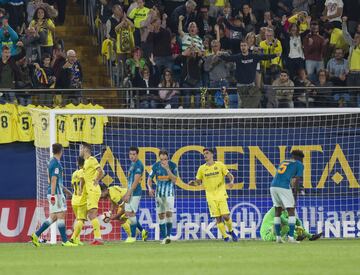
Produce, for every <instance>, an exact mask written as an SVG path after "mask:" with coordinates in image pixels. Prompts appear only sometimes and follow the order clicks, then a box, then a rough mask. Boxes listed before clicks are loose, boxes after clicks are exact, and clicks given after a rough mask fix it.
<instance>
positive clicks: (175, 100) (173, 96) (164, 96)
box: [159, 68, 179, 109]
mask: <svg viewBox="0 0 360 275" xmlns="http://www.w3.org/2000/svg"><path fill="white" fill-rule="evenodd" d="M159 88H173V90H161V89H160V90H159V97H160V106H162V107H165V109H171V108H178V107H179V90H177V89H178V88H179V83H178V82H176V81H175V80H174V78H173V75H172V72H171V69H169V68H166V69H165V70H164V73H163V78H162V81H161V82H160V84H159Z"/></svg>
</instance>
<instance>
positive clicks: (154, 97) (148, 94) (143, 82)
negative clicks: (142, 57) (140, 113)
mask: <svg viewBox="0 0 360 275" xmlns="http://www.w3.org/2000/svg"><path fill="white" fill-rule="evenodd" d="M150 63H151V66H150V67H148V66H144V68H143V69H140V67H139V66H136V67H135V79H134V83H133V84H134V86H135V87H139V88H156V87H158V84H159V78H160V77H159V70H158V68H157V66H156V63H155V60H154V57H153V55H151V56H150ZM139 99H140V108H142V109H149V108H150V109H154V108H158V107H159V104H160V100H159V99H160V98H159V92H158V91H156V90H145V91H139Z"/></svg>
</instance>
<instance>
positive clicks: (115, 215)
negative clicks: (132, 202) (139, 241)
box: [101, 184, 148, 237]
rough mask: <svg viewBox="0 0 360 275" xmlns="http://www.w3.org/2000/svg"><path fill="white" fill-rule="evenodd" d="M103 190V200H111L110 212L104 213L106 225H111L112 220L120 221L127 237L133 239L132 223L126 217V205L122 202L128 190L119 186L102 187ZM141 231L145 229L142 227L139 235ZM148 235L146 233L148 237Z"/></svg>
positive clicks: (138, 231)
mask: <svg viewBox="0 0 360 275" xmlns="http://www.w3.org/2000/svg"><path fill="white" fill-rule="evenodd" d="M101 188H102V192H101V198H103V199H107V198H109V199H110V203H111V206H110V210H109V211H107V212H105V213H104V218H103V221H104V222H105V223H109V222H110V220H113V221H119V222H120V225H121V226H122V228H124V230H125V232H126V234H127V236H128V237H131V229H130V221H129V219H128V218H127V217H126V215H125V203H124V201H123V200H122V198H123V197H124V196H125V195H126V193H127V191H128V190H127V188H123V187H120V186H118V185H113V186H110V187H107V186H106V185H104V184H103V185H101ZM140 230H144V229H142V227H140V229H139V228H138V229H137V233H142V232H141V231H140ZM147 234H148V233H147V232H146V235H147Z"/></svg>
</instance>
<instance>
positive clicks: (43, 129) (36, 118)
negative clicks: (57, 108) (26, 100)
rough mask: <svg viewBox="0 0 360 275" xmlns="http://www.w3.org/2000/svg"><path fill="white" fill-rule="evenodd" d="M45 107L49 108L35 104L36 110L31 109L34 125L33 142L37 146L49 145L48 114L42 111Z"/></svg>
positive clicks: (45, 146)
mask: <svg viewBox="0 0 360 275" xmlns="http://www.w3.org/2000/svg"><path fill="white" fill-rule="evenodd" d="M47 109H49V108H48V107H41V106H37V107H36V110H32V111H31V115H32V122H33V127H34V141H35V142H34V143H35V146H36V147H38V148H49V147H50V130H49V114H48V113H47V112H43V111H42V110H47Z"/></svg>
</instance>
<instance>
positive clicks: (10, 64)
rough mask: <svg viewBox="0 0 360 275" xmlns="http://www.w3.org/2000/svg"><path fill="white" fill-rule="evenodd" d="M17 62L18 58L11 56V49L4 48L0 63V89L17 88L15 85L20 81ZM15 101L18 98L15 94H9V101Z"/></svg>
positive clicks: (7, 98)
mask: <svg viewBox="0 0 360 275" xmlns="http://www.w3.org/2000/svg"><path fill="white" fill-rule="evenodd" d="M17 60H18V56H13V57H12V56H11V52H10V49H9V47H7V46H3V47H2V53H1V62H0V88H5V89H13V88H15V83H16V81H17V80H18V76H19V74H20V70H19V67H18V66H17V65H16V61H17ZM15 99H16V97H15V93H14V92H9V93H8V94H7V97H6V100H7V101H9V102H14V101H15Z"/></svg>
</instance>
